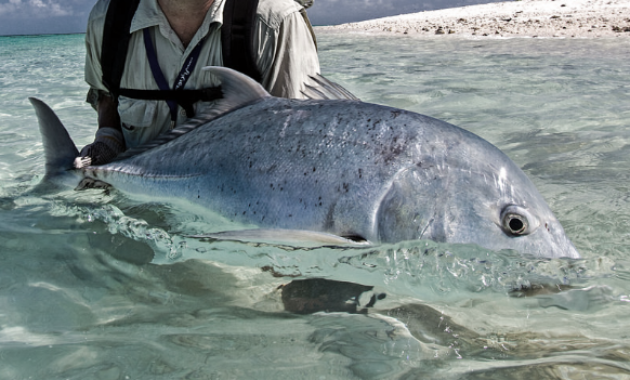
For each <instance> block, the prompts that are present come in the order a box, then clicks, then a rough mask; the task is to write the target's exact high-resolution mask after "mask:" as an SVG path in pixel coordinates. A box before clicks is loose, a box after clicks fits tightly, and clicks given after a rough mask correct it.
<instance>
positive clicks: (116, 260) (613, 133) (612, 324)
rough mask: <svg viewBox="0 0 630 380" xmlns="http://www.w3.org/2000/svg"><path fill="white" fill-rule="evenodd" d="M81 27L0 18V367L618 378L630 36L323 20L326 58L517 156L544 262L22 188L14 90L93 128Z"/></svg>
mask: <svg viewBox="0 0 630 380" xmlns="http://www.w3.org/2000/svg"><path fill="white" fill-rule="evenodd" d="M82 38H83V37H82V36H78V35H77V36H41V37H30V38H29V37H19V38H4V37H3V38H0V58H1V59H0V136H1V137H2V138H0V368H2V371H0V379H28V378H32V379H44V378H45V379H86V378H97V379H177V378H182V379H183V378H186V379H223V378H228V379H229V378H254V377H255V378H274V379H278V378H280V379H281V378H287V379H299V378H304V379H342V378H343V379H348V378H361V379H380V378H387V379H390V378H401V379H416V378H445V379H505V378H511V379H531V378H549V379H586V378H595V377H597V378H603V379H626V378H629V377H630V364H628V363H629V362H630V360H629V359H630V343H628V342H629V341H630V340H629V339H628V338H629V335H630V333H629V331H630V318H628V310H629V309H628V307H629V306H630V305H629V302H630V291H629V290H628V289H630V271H629V269H628V268H630V260H629V259H628V257H630V256H629V251H630V250H629V249H628V247H627V239H628V225H629V221H630V204H629V202H630V187H629V185H628V170H627V169H628V167H629V164H630V148H629V139H630V136H629V133H628V127H629V126H630V109H629V108H628V104H630V102H629V101H630V91H629V90H630V75H629V74H628V73H629V72H630V70H628V69H629V67H628V66H629V65H630V63H628V62H630V59H629V58H630V43H629V42H627V40H625V41H624V40H615V39H612V40H598V41H594V40H593V41H591V40H541V39H520V40H457V39H429V40H421V39H413V38H401V37H397V38H393V37H389V36H380V37H376V36H365V35H361V34H348V33H344V34H340V33H334V32H326V33H319V41H318V42H319V48H320V56H321V61H322V71H323V73H324V74H325V75H326V76H328V77H330V78H331V79H333V80H336V81H338V82H340V83H342V84H344V85H345V86H346V87H348V88H349V89H350V90H352V91H353V92H354V93H355V94H356V95H357V96H359V97H360V98H361V99H362V100H364V101H369V102H375V103H381V104H387V105H391V106H396V107H401V108H405V109H409V110H413V111H417V112H420V113H423V114H427V115H430V116H433V117H437V118H439V119H443V120H446V121H448V122H451V123H453V124H455V125H458V126H461V127H463V128H466V129H469V130H471V131H472V132H474V133H477V134H479V135H480V136H482V137H484V138H486V139H487V140H489V141H490V142H492V143H493V144H495V145H497V146H498V147H499V148H500V149H502V150H503V151H504V152H506V153H507V154H508V155H509V156H510V157H511V158H512V159H513V160H514V161H515V162H517V163H518V164H519V165H520V166H521V167H522V168H523V169H524V170H525V172H526V173H527V174H528V175H529V176H530V178H531V179H532V180H533V182H534V183H535V184H536V185H537V187H538V188H539V190H540V192H541V193H542V194H543V196H544V197H545V198H546V199H547V201H548V203H549V204H550V206H551V208H552V209H553V210H554V212H555V214H556V216H557V217H558V219H559V220H560V221H561V222H562V224H563V225H564V227H565V230H566V232H567V235H568V236H569V237H570V238H571V240H572V241H573V242H574V244H575V245H576V247H577V249H578V250H579V251H580V253H581V254H582V256H583V259H582V260H540V259H528V258H523V257H521V256H520V255H517V254H514V253H512V252H490V251H487V250H484V249H481V248H479V247H474V246H458V245H444V244H435V243H431V242H416V243H401V244H398V245H391V246H383V247H379V248H377V249H374V248H371V249H367V248H366V249H345V250H342V249H330V248H320V249H308V250H307V249H293V248H289V247H279V246H272V245H264V244H244V243H233V242H216V241H198V240H195V239H191V238H188V237H186V236H187V235H189V234H191V233H196V232H200V231H203V230H204V229H205V228H208V226H210V225H213V223H217V222H216V221H213V220H208V219H207V217H205V216H203V215H194V214H190V213H187V212H185V211H183V210H181V209H178V208H176V207H174V206H169V205H164V204H158V203H155V202H150V201H147V202H144V203H143V202H138V201H136V200H134V201H132V200H130V199H126V198H125V197H123V196H122V195H120V194H118V193H116V192H115V191H113V192H109V193H104V192H102V191H97V190H90V191H83V192H73V191H63V192H60V193H57V194H53V195H47V196H43V197H42V196H36V195H32V194H30V193H28V190H30V189H31V188H33V187H34V186H35V185H36V184H37V183H38V182H39V180H40V179H41V177H42V175H43V149H42V146H41V143H40V141H41V140H40V137H39V132H38V130H37V124H36V119H35V116H34V112H33V111H32V109H31V107H30V104H29V103H28V100H27V97H28V96H37V97H39V98H41V99H43V100H45V101H46V102H48V103H49V104H51V105H52V106H53V108H54V109H55V111H56V112H57V113H58V114H59V116H60V118H61V119H62V120H63V122H64V124H65V125H66V126H67V127H68V129H69V131H70V134H71V135H72V136H73V138H74V139H75V141H76V143H77V145H79V146H81V145H83V144H85V143H88V142H89V141H90V140H91V138H92V135H93V125H94V122H95V121H94V120H95V114H94V111H93V110H92V109H91V108H90V107H89V106H88V105H86V103H84V101H83V100H84V97H85V93H86V85H85V84H84V83H83V80H82V68H83V54H84V47H83V40H82ZM321 279H326V280H325V281H324V280H321ZM304 280H306V281H304ZM538 284H552V286H550V285H547V287H546V288H545V289H543V290H540V289H539V290H538V291H531V290H523V288H527V289H531V288H532V286H534V285H538ZM560 289H561V290H562V291H558V290H560ZM371 297H374V300H376V302H375V304H374V305H373V306H370V307H367V305H368V304H369V303H370V300H371ZM383 297H384V298H383ZM351 298H354V299H356V300H357V302H358V304H359V305H357V302H355V303H352V302H350V303H349V302H346V301H347V300H348V299H351ZM320 309H327V310H329V312H317V313H311V312H312V311H317V310H320ZM355 311H358V313H357V312H355Z"/></svg>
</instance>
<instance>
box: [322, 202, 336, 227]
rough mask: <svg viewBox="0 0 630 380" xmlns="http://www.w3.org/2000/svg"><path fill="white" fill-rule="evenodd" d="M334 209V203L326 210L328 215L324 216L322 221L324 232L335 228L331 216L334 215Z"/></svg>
mask: <svg viewBox="0 0 630 380" xmlns="http://www.w3.org/2000/svg"><path fill="white" fill-rule="evenodd" d="M320 205H321V204H320ZM335 207H337V202H334V203H333V204H331V205H330V207H329V208H328V213H327V214H326V219H325V221H324V231H326V230H329V231H330V230H332V229H333V228H334V226H335V220H334V219H333V216H334V215H335Z"/></svg>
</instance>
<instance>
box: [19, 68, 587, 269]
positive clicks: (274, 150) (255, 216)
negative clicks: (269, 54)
mask: <svg viewBox="0 0 630 380" xmlns="http://www.w3.org/2000/svg"><path fill="white" fill-rule="evenodd" d="M209 70H211V71H212V74H213V75H216V76H217V77H218V78H219V79H220V80H221V83H222V88H223V92H224V98H223V99H222V100H221V101H219V102H218V104H217V105H216V107H213V110H212V111H208V112H205V113H204V112H201V113H200V115H199V116H198V117H197V118H195V119H191V120H190V121H189V122H188V123H187V124H186V125H185V126H183V127H182V128H178V129H177V130H175V131H173V132H172V133H170V134H169V135H167V136H164V137H163V138H161V139H160V141H158V142H157V143H156V144H153V145H152V146H148V147H142V148H139V149H135V150H132V151H130V152H128V153H126V154H125V155H124V156H123V157H121V158H120V159H119V160H118V161H115V162H113V163H110V164H107V165H102V166H89V167H86V168H83V169H80V170H77V169H72V168H73V161H74V159H75V158H76V157H77V155H78V152H77V149H76V147H75V145H74V143H73V142H72V140H71V139H70V137H69V135H68V133H67V132H66V131H65V128H64V127H63V125H62V124H61V122H60V121H59V119H58V118H57V117H56V116H55V114H54V112H53V111H52V110H50V108H48V107H47V106H46V105H45V104H44V103H42V102H41V101H38V100H36V99H31V101H32V103H33V105H34V107H35V109H36V111H37V115H38V118H39V122H40V129H41V132H42V135H43V141H44V147H45V154H46V176H45V180H46V181H52V182H57V183H65V184H70V185H71V186H77V184H78V183H80V182H81V181H84V182H85V179H86V178H88V179H89V180H96V181H101V182H104V183H107V184H110V185H111V186H113V187H114V188H116V189H118V190H120V191H122V192H123V193H127V194H137V193H139V194H143V195H148V196H152V197H158V198H160V199H165V200H167V201H168V200H185V201H187V202H188V203H189V204H193V205H195V206H201V207H203V208H204V209H205V210H208V211H210V212H213V213H216V214H219V215H221V216H222V217H224V218H225V220H226V221H227V223H228V225H230V227H226V230H230V229H233V227H232V226H233V225H231V224H230V223H231V222H233V223H235V224H234V225H238V226H240V227H239V228H238V229H241V231H235V232H224V233H219V232H220V231H208V232H212V233H214V234H213V235H212V236H215V237H225V238H237V239H238V238H244V239H247V238H249V239H256V237H260V238H262V237H265V236H267V237H269V236H272V237H275V238H278V239H280V240H283V239H286V240H298V241H300V240H320V241H327V239H330V241H331V242H333V243H334V242H337V243H344V242H346V243H349V244H354V243H356V244H361V243H366V242H367V243H369V244H378V243H382V242H388V243H389V242H399V241H404V240H416V239H430V240H434V241H437V242H448V243H474V244H477V245H479V246H482V247H485V248H488V249H492V250H499V249H514V250H517V251H519V252H522V253H525V254H532V255H535V256H538V257H547V258H554V257H571V258H578V257H579V254H578V252H577V251H576V249H575V247H574V246H573V244H572V243H571V242H570V241H569V239H568V238H567V237H566V235H565V233H564V230H563V228H562V226H561V225H560V223H559V222H558V220H557V219H556V218H555V217H554V215H553V213H552V212H551V210H550V209H549V207H548V206H547V204H546V202H545V201H544V200H543V198H542V196H541V195H540V194H539V193H538V191H537V190H536V188H535V186H534V185H533V184H532V182H531V181H530V180H529V179H528V178H527V176H526V175H525V174H524V173H523V172H522V171H521V170H520V169H519V168H518V166H517V165H515V164H514V162H512V160H510V159H509V158H508V157H507V156H506V155H505V154H503V153H502V152H501V151H499V149H497V148H496V147H494V146H493V145H492V144H490V143H488V142H487V141H485V140H483V139H481V138H480V137H478V136H476V135H474V134H472V133H470V132H467V131H465V130H463V129H460V128H458V127H455V126H453V125H451V124H448V123H445V122H443V121H440V120H436V119H433V118H430V117H427V116H423V115H419V114H416V113H413V112H408V111H404V110H401V109H396V108H391V107H385V106H380V105H374V104H368V103H363V102H360V101H355V100H289V99H282V98H275V97H272V96H270V95H269V94H268V93H267V92H266V91H265V90H264V89H263V88H262V87H261V86H260V85H259V84H258V83H256V82H255V81H253V80H251V79H249V78H247V77H246V76H244V75H241V74H239V73H237V72H234V71H232V70H229V69H225V68H209Z"/></svg>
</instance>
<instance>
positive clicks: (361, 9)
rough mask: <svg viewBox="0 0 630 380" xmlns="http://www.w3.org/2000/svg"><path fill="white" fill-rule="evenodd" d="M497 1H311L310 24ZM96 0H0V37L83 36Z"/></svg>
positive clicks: (351, 20) (343, 21) (335, 22)
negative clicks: (64, 34) (67, 34)
mask: <svg viewBox="0 0 630 380" xmlns="http://www.w3.org/2000/svg"><path fill="white" fill-rule="evenodd" d="M497 1H500V0H314V5H313V6H312V7H311V8H309V10H308V14H309V17H310V19H311V22H312V23H313V25H333V24H341V23H345V22H353V21H361V20H368V19H372V18H378V17H385V16H393V15H399V14H404V13H414V12H421V11H423V10H435V9H443V8H452V7H459V6H464V5H473V4H482V3H493V2H497ZM506 1H507V0H506ZM95 3H96V0H0V35H20V34H59V33H83V32H85V26H86V23H87V18H88V15H89V13H90V9H91V8H92V6H93V5H94V4H95Z"/></svg>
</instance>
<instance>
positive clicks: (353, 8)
mask: <svg viewBox="0 0 630 380" xmlns="http://www.w3.org/2000/svg"><path fill="white" fill-rule="evenodd" d="M498 1H505V0H424V1H422V0H314V4H313V7H312V8H310V9H309V10H308V15H309V17H310V19H311V21H312V22H313V24H314V25H331V24H341V23H346V22H355V21H362V20H368V19H372V18H379V17H386V16H395V15H399V14H405V13H415V12H422V11H430V10H435V9H444V8H452V7H461V6H466V5H473V4H482V3H493V2H498Z"/></svg>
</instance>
